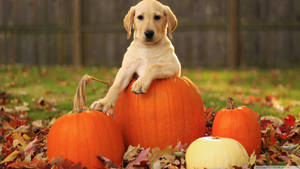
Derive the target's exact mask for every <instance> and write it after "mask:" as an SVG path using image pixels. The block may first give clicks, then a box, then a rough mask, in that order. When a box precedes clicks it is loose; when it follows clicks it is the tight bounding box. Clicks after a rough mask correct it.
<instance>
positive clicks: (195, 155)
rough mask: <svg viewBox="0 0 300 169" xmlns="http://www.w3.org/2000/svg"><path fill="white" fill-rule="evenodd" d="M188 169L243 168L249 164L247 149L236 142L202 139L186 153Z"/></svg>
mask: <svg viewBox="0 0 300 169" xmlns="http://www.w3.org/2000/svg"><path fill="white" fill-rule="evenodd" d="M185 158H186V166H187V169H202V168H230V167H232V166H238V167H241V166H242V165H244V164H245V163H246V164H247V163H248V160H249V156H248V153H247V151H246V150H245V148H244V147H243V146H242V145H241V144H240V143H239V142H238V141H236V140H234V139H230V138H219V137H201V138H199V139H197V140H195V141H194V142H192V143H191V144H190V146H189V147H188V149H187V152H186V156H185Z"/></svg>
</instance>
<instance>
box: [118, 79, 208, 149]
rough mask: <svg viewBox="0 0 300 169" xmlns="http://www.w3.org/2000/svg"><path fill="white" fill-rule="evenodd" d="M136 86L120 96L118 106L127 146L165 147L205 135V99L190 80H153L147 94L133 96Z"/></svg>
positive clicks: (119, 121) (119, 120)
mask: <svg viewBox="0 0 300 169" xmlns="http://www.w3.org/2000/svg"><path fill="white" fill-rule="evenodd" d="M133 83H134V80H133V81H132V82H131V84H130V85H129V87H128V88H127V89H126V90H125V91H123V92H122V93H121V94H120V95H119V98H118V100H117V102H116V106H115V114H116V120H117V122H118V123H119V124H120V127H121V130H122V133H123V136H124V143H125V145H126V146H128V145H135V146H136V145H138V144H140V145H141V146H143V147H160V148H164V147H165V146H167V145H176V144H177V143H178V142H179V141H181V143H191V142H192V141H194V140H195V139H197V138H199V137H201V136H204V134H205V131H206V127H205V124H206V116H205V113H204V110H203V103H202V99H201V96H200V93H199V91H198V89H197V87H196V86H195V85H194V84H193V83H192V82H191V81H190V80H189V79H187V78H185V77H183V78H180V77H174V78H168V79H163V80H154V81H153V82H152V84H151V86H150V88H149V89H148V91H147V92H146V93H145V94H134V93H132V91H131V86H132V84H133Z"/></svg>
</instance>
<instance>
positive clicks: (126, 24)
mask: <svg viewBox="0 0 300 169" xmlns="http://www.w3.org/2000/svg"><path fill="white" fill-rule="evenodd" d="M134 14H135V10H134V7H131V8H130V10H129V11H128V13H127V14H126V16H125V17H124V20H123V22H124V28H125V29H126V31H127V39H130V36H131V27H132V24H133V19H134Z"/></svg>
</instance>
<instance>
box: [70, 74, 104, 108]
mask: <svg viewBox="0 0 300 169" xmlns="http://www.w3.org/2000/svg"><path fill="white" fill-rule="evenodd" d="M91 80H95V81H97V82H101V83H104V84H106V85H107V86H109V85H110V83H109V82H106V81H103V80H99V79H97V78H95V77H93V76H90V75H88V74H85V75H83V77H82V78H81V80H80V81H79V84H78V87H77V90H76V93H75V96H74V103H73V105H74V106H73V112H83V111H86V110H88V107H87V105H86V99H85V89H86V86H87V85H88V84H90V83H91Z"/></svg>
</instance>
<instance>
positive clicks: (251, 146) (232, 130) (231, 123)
mask: <svg viewBox="0 0 300 169" xmlns="http://www.w3.org/2000/svg"><path fill="white" fill-rule="evenodd" d="M257 117H258V115H257V113H256V112H254V111H252V110H251V109H249V108H248V107H246V106H240V107H237V106H236V105H235V103H234V101H233V99H232V98H231V97H228V98H227V108H226V109H222V110H220V111H219V112H218V113H217V115H216V117H215V119H214V122H213V127H212V135H213V136H218V137H227V138H233V139H235V140H237V141H239V142H240V143H241V144H242V145H243V146H244V147H245V149H246V150H247V152H248V154H249V156H250V155H251V154H252V153H253V152H254V151H255V153H256V154H259V153H260V150H261V133H260V125H259V122H258V120H257Z"/></svg>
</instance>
